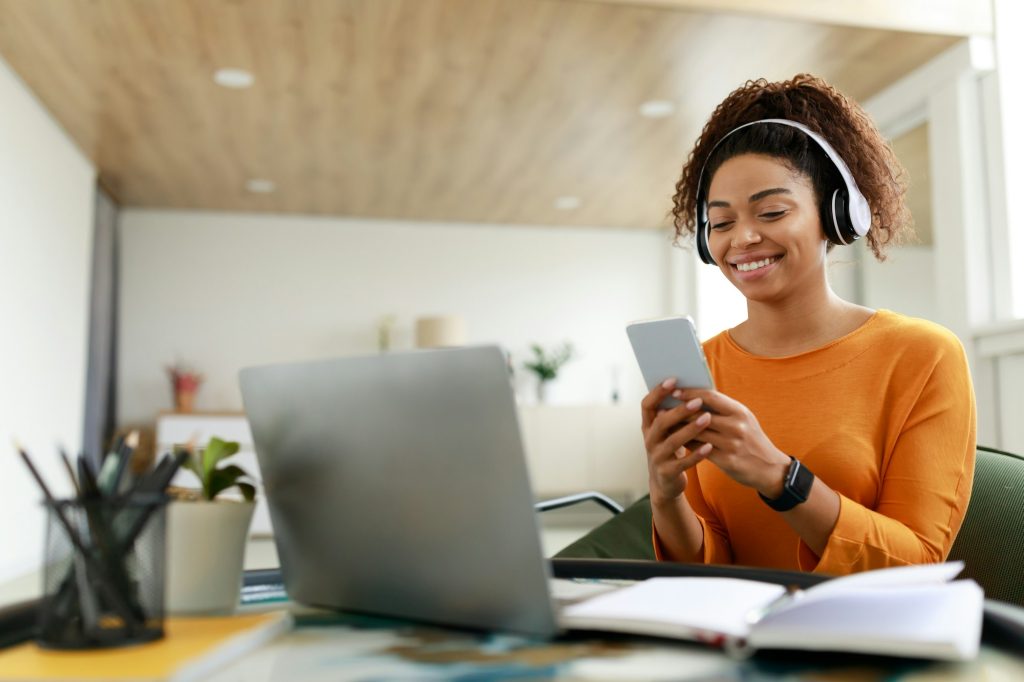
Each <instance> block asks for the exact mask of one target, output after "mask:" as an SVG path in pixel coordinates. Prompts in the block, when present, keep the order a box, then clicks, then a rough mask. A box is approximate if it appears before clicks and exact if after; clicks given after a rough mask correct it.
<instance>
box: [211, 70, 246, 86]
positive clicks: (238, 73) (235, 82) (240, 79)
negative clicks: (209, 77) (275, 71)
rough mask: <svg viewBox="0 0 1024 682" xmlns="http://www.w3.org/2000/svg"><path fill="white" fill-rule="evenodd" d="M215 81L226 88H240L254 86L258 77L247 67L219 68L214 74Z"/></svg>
mask: <svg viewBox="0 0 1024 682" xmlns="http://www.w3.org/2000/svg"><path fill="white" fill-rule="evenodd" d="M213 81H214V82H215V83H216V84H217V85H222V86H224V87H225V88H234V89H236V90H240V89H242V88H248V87H252V84H253V83H254V82H255V81H256V79H255V78H254V77H253V75H252V74H251V73H249V72H248V71H246V70H245V69H217V70H216V71H215V72H214V74H213Z"/></svg>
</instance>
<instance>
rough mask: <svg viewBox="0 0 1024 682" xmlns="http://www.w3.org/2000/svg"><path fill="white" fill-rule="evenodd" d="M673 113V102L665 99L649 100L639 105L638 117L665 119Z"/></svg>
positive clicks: (674, 107)
mask: <svg viewBox="0 0 1024 682" xmlns="http://www.w3.org/2000/svg"><path fill="white" fill-rule="evenodd" d="M675 112H676V104H675V102H672V101H669V100H667V99H651V100H647V101H646V102H644V103H643V104H641V105H640V115H641V116H644V117H646V118H665V117H666V116H671V115H672V114H674V113H675Z"/></svg>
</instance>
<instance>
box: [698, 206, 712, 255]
mask: <svg viewBox="0 0 1024 682" xmlns="http://www.w3.org/2000/svg"><path fill="white" fill-rule="evenodd" d="M702 214H703V215H702ZM706 216H707V212H706V211H704V210H703V205H702V206H701V208H699V209H697V225H696V226H695V227H696V238H697V255H698V256H700V259H701V261H702V262H703V263H704V264H705V265H714V264H715V259H714V258H713V257H712V256H711V249H710V248H709V247H708V240H707V233H708V221H707V217H706Z"/></svg>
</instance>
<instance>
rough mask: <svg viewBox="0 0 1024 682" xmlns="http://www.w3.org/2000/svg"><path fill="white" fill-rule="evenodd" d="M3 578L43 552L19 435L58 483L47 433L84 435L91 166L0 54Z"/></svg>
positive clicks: (71, 441) (64, 486)
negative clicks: (16, 444)
mask: <svg viewBox="0 0 1024 682" xmlns="http://www.w3.org/2000/svg"><path fill="white" fill-rule="evenodd" d="M0 103H2V104H0V255H2V257H3V265H2V266H0V320H2V323H0V324H2V327H3V333H2V334H0V582H2V581H3V580H6V579H8V578H10V577H11V576H13V575H16V574H18V573H21V572H23V571H27V570H29V569H31V568H33V567H35V566H37V565H39V563H40V562H41V560H42V548H43V528H44V517H43V512H42V508H41V506H40V504H39V501H40V499H41V497H42V496H41V494H40V493H39V490H38V488H37V487H36V485H35V483H34V482H33V481H32V480H31V478H30V477H29V475H28V473H27V471H26V470H25V468H24V466H23V465H22V463H21V462H20V461H19V458H17V457H16V456H14V455H13V453H12V452H11V451H10V450H11V446H10V439H11V438H12V437H16V438H18V439H19V440H20V441H21V442H22V443H23V444H24V445H25V446H26V447H27V448H28V449H29V450H30V452H31V453H33V454H34V456H35V460H36V461H37V463H38V465H39V466H40V468H41V469H42V471H43V475H44V476H46V477H47V478H48V479H49V480H50V482H51V484H52V487H53V488H54V489H55V491H57V492H59V493H65V492H67V491H68V490H69V488H70V484H69V482H68V481H67V476H66V475H65V474H64V472H63V470H62V469H61V468H60V467H59V466H58V460H57V458H56V452H55V449H54V447H55V444H56V443H63V444H64V445H65V446H66V447H67V448H68V449H70V450H76V449H78V448H79V447H80V446H81V440H82V423H83V416H82V415H83V411H82V403H83V395H84V393H85V357H86V334H87V330H88V319H87V317H88V310H89V308H88V296H89V286H88V285H89V276H90V272H89V266H90V263H91V259H92V252H91V246H92V215H93V197H94V170H93V168H92V166H91V165H90V163H89V162H88V161H87V160H86V159H85V158H84V157H83V156H82V154H81V153H80V152H79V151H78V149H77V148H76V147H75V146H74V144H73V143H72V142H71V141H70V139H69V138H68V137H67V136H66V135H65V134H64V132H63V131H62V130H61V129H60V128H59V127H58V126H57V124H56V123H55V122H54V121H53V120H52V119H51V118H50V115H49V114H48V113H47V112H46V111H45V110H44V109H43V108H42V106H41V105H40V104H39V103H38V102H37V101H36V100H35V99H34V97H33V96H32V95H31V94H30V92H29V90H28V89H27V88H26V87H25V85H24V84H23V83H22V82H21V81H20V80H19V79H18V78H17V76H15V75H14V73H13V72H12V71H11V70H10V69H9V67H8V66H7V65H6V64H5V63H4V62H3V61H2V60H0Z"/></svg>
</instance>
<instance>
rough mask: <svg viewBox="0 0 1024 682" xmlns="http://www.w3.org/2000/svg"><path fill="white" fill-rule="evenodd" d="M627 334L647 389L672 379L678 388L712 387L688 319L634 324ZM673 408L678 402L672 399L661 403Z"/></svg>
mask: <svg viewBox="0 0 1024 682" xmlns="http://www.w3.org/2000/svg"><path fill="white" fill-rule="evenodd" d="M626 333H627V334H628V335H629V342H630V344H632V346H633V354H634V355H636V360H637V362H638V363H639V365H640V373H641V374H643V377H644V382H645V383H646V384H647V390H651V389H653V388H654V387H655V386H657V385H658V384H660V383H661V382H663V381H665V379H670V378H671V379H675V380H676V383H677V385H678V386H679V387H680V388H714V387H715V384H714V381H713V380H712V379H711V371H710V370H709V369H708V365H707V362H706V361H705V359H704V351H703V350H702V348H701V345H700V340H699V339H698V338H697V329H696V327H695V326H694V324H693V320H692V319H691V318H690V317H688V316H682V317H667V318H661V319H657V320H645V321H642V322H634V323H632V324H630V325H629V326H627V327H626ZM676 405H679V400H678V399H676V398H673V397H672V396H669V397H668V398H666V399H665V400H664V401H662V403H661V407H662V409H670V408H672V407H675V406H676Z"/></svg>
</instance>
